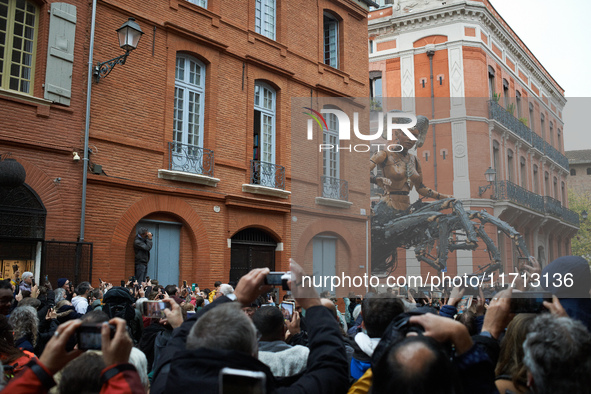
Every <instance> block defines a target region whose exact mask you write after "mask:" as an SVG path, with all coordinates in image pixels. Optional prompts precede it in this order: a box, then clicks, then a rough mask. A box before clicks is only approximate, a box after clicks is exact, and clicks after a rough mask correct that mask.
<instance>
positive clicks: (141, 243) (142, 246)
mask: <svg viewBox="0 0 591 394" xmlns="http://www.w3.org/2000/svg"><path fill="white" fill-rule="evenodd" d="M133 249H134V251H135V279H136V280H137V282H138V283H142V282H145V280H146V273H147V272H148V261H150V250H151V249H152V233H151V232H149V231H148V229H147V228H145V227H140V229H139V231H138V233H137V236H136V237H135V240H134V241H133Z"/></svg>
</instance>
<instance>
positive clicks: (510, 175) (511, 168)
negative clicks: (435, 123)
mask: <svg viewBox="0 0 591 394" xmlns="http://www.w3.org/2000/svg"><path fill="white" fill-rule="evenodd" d="M514 172H515V167H514V166H513V151H512V150H511V149H508V150H507V173H508V177H507V180H508V181H509V182H513V181H514V179H515V173H514Z"/></svg>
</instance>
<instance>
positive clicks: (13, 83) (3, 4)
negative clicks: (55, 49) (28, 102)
mask: <svg viewBox="0 0 591 394" xmlns="http://www.w3.org/2000/svg"><path fill="white" fill-rule="evenodd" d="M38 15H39V8H38V7H37V6H36V5H35V3H34V2H32V1H25V0H0V87H2V88H3V89H9V90H16V91H17V92H21V93H27V94H32V91H33V88H32V85H33V76H34V74H35V72H34V71H35V41H36V39H37V25H38V19H39V17H38Z"/></svg>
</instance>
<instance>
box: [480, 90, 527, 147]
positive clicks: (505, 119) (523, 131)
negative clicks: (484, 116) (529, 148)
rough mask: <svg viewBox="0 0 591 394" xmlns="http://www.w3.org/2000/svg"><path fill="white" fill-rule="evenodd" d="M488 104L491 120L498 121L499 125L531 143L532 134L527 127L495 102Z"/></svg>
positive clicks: (491, 101)
mask: <svg viewBox="0 0 591 394" xmlns="http://www.w3.org/2000/svg"><path fill="white" fill-rule="evenodd" d="M488 103H489V107H488V108H489V112H490V118H491V119H494V120H496V121H498V122H499V123H500V124H502V125H503V126H505V127H506V128H508V129H509V130H511V131H512V132H514V133H515V134H517V135H518V136H519V137H521V138H522V139H524V140H526V141H527V142H529V143H531V135H532V132H531V130H530V129H529V127H527V126H526V125H524V124H523V123H521V122H520V121H519V119H517V118H516V117H515V116H513V115H511V112H509V111H507V110H506V109H505V108H503V107H502V106H501V105H500V104H499V103H497V102H496V101H494V100H490V101H489V102H488Z"/></svg>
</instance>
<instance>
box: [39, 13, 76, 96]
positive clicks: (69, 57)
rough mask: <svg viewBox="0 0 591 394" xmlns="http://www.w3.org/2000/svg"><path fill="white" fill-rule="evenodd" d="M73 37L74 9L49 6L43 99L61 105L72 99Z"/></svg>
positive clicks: (74, 30)
mask: <svg viewBox="0 0 591 394" xmlns="http://www.w3.org/2000/svg"><path fill="white" fill-rule="evenodd" d="M75 34H76V6H74V5H71V4H67V3H53V4H51V18H50V22H49V40H48V50H47V69H46V76H45V98H46V99H47V100H51V101H53V102H56V103H59V104H64V105H70V98H71V97H72V66H73V65H74V37H75Z"/></svg>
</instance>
